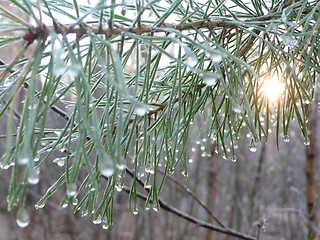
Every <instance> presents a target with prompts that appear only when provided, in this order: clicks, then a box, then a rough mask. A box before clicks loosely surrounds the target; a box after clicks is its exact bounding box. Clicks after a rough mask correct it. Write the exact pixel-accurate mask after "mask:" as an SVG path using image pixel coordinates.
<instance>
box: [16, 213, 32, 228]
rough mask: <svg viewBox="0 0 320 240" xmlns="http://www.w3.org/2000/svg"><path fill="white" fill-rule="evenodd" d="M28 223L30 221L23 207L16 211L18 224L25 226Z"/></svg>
mask: <svg viewBox="0 0 320 240" xmlns="http://www.w3.org/2000/svg"><path fill="white" fill-rule="evenodd" d="M29 223H30V216H29V213H28V212H27V211H26V210H25V209H22V210H21V211H18V214H17V224H18V226H19V227H21V228H25V227H27V226H28V225H29Z"/></svg>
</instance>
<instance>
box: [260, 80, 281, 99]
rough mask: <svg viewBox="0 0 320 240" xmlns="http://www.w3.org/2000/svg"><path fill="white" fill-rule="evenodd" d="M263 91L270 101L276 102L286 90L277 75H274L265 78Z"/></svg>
mask: <svg viewBox="0 0 320 240" xmlns="http://www.w3.org/2000/svg"><path fill="white" fill-rule="evenodd" d="M262 91H263V95H264V96H265V97H266V98H267V99H268V100H269V102H272V103H276V102H277V101H278V99H279V98H280V97H281V95H282V93H283V91H284V85H283V84H282V83H281V82H280V80H279V78H278V77H277V76H272V77H270V78H265V79H264V83H263V88H262Z"/></svg>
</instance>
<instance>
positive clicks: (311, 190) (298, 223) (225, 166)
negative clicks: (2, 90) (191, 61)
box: [0, 1, 320, 240]
mask: <svg viewBox="0 0 320 240" xmlns="http://www.w3.org/2000/svg"><path fill="white" fill-rule="evenodd" d="M0 4H1V5H5V6H6V7H8V8H10V7H11V6H9V1H1V3H0ZM12 10H14V9H12ZM0 21H7V19H4V18H2V17H0ZM21 46H22V45H19V43H17V44H16V45H10V47H7V46H6V47H2V48H1V49H0V56H1V57H0V58H1V60H3V61H4V62H6V63H8V62H10V61H11V60H12V59H13V57H14V56H15V53H16V52H17V49H19V48H21ZM19 94H20V95H21V96H20V98H19V99H20V100H22V99H23V94H24V93H23V92H20V93H19ZM57 105H58V106H59V107H60V108H62V109H63V110H65V111H66V112H68V109H67V108H65V105H63V104H62V103H58V104H57ZM309 107H314V108H315V111H313V114H312V119H310V120H309V127H310V132H309V135H310V140H311V144H310V145H309V146H305V144H304V139H303V137H302V136H301V133H300V129H299V126H298V125H297V124H296V123H295V122H293V123H292V125H291V128H290V130H289V137H290V139H289V140H290V141H288V139H284V141H283V140H280V144H279V150H278V149H277V146H276V141H275V139H274V138H273V137H270V138H269V139H268V142H267V143H262V144H260V145H257V146H250V147H249V145H250V138H247V137H246V136H245V134H244V137H243V139H241V140H240V141H239V145H238V148H237V150H236V157H237V159H236V161H234V162H233V161H231V160H225V159H224V158H223V156H222V155H220V154H219V155H218V154H216V151H215V150H216V149H215V148H216V145H215V143H214V141H213V140H212V139H208V138H207V135H206V132H205V128H204V126H206V125H207V124H208V122H207V121H208V120H207V118H206V113H205V112H204V113H203V114H202V115H199V116H198V117H197V119H195V121H194V123H193V128H192V129H191V132H190V143H189V146H188V150H187V154H188V158H189V165H188V169H189V172H188V177H185V176H183V175H182V174H181V171H182V168H181V170H180V171H179V170H177V171H175V173H174V174H173V175H172V176H168V178H167V179H166V182H165V187H164V189H163V192H162V196H161V199H162V200H163V201H164V202H165V203H166V204H168V205H171V206H173V207H175V208H177V209H180V210H181V211H184V212H185V213H187V214H189V215H191V216H194V217H197V218H199V219H202V220H205V221H208V222H211V223H214V224H217V225H219V223H217V222H216V221H215V220H214V219H213V217H212V216H210V214H208V211H207V210H206V209H205V208H203V207H202V206H201V205H200V204H199V201H201V202H202V203H204V205H205V206H207V208H208V210H209V211H210V212H211V213H212V214H213V215H214V216H215V217H216V218H217V219H219V221H220V224H222V225H224V226H228V227H230V228H232V229H235V230H238V231H240V232H244V233H247V234H250V235H253V236H256V235H257V233H258V232H259V236H260V239H263V240H309V239H315V238H308V231H310V229H313V234H315V235H317V236H320V235H319V232H320V230H319V228H317V227H318V226H316V224H317V219H316V217H317V214H319V209H320V207H319V202H318V201H317V196H316V193H317V192H319V184H318V186H316V183H317V182H318V180H319V177H318V176H319V168H317V167H316V165H317V164H318V163H319V155H318V152H317V151H316V150H317V149H318V148H319V142H318V141H317V139H319V138H318V135H319V134H318V132H319V131H318V130H319V129H318V128H319V124H318V121H319V120H318V119H319V118H318V117H317V116H318V106H309ZM16 112H17V114H19V113H20V114H21V109H19V108H17V109H16ZM49 116H50V117H49V119H50V127H52V128H63V126H64V124H65V122H64V119H62V118H61V117H60V116H58V115H57V114H56V113H55V112H53V111H51V112H50V115H49ZM271 131H276V129H275V128H274V129H271ZM5 134H6V119H5V117H2V118H1V121H0V135H1V136H0V138H1V139H0V154H3V152H4V147H5ZM63 156H65V153H64V152H61V151H59V150H57V151H55V152H54V154H53V155H52V156H51V159H50V160H49V161H46V162H45V163H44V164H43V165H42V166H41V181H40V182H39V184H37V185H34V186H31V187H30V191H29V195H28V198H27V203H26V206H27V208H28V211H29V213H30V215H31V222H30V225H29V226H28V227H27V228H25V229H21V228H19V227H18V226H17V224H16V213H15V210H14V211H12V212H7V201H6V197H5V196H7V191H8V185H9V181H10V174H11V173H10V171H1V174H0V178H1V179H0V196H1V197H0V211H1V214H0V239H1V240H32V239H37V240H69V239H70V240H87V239H95V240H102V239H121V240H142V239H157V240H161V239H163V240H164V239H166V240H179V239H181V240H182V239H183V240H192V239H205V240H236V239H238V238H235V237H232V236H228V235H225V234H221V233H218V232H214V231H211V230H207V229H205V228H201V227H198V226H197V225H196V224H193V223H191V222H189V221H186V220H185V219H183V218H181V217H179V216H176V215H174V214H172V213H170V212H168V211H167V210H165V209H162V208H161V209H160V211H159V212H156V211H153V210H152V208H151V210H145V206H144V204H145V203H144V201H139V212H138V214H133V213H130V210H129V206H128V194H127V193H126V192H125V191H121V192H117V193H116V195H115V197H116V199H115V219H116V220H115V225H114V226H113V227H112V228H110V229H107V230H106V229H103V228H102V226H101V225H100V224H94V223H92V221H91V219H90V218H88V217H86V216H83V215H86V213H83V212H81V211H80V212H77V213H76V214H73V207H72V206H67V207H66V208H61V207H60V200H61V198H62V197H63V196H64V194H65V192H64V191H62V190H59V191H58V192H57V194H55V195H54V196H53V197H51V198H50V199H49V201H47V202H46V205H45V206H44V208H41V209H36V208H35V203H36V202H37V201H38V200H39V198H40V197H41V196H42V195H43V194H44V193H45V192H46V190H47V189H48V187H49V186H50V185H51V184H52V183H53V182H54V181H55V180H56V179H57V178H58V177H59V176H60V175H61V173H62V170H61V167H59V166H58V165H57V164H56V163H53V160H54V159H56V158H59V157H63ZM310 171H311V173H310ZM157 174H161V172H159V173H157ZM310 174H311V177H312V178H310ZM80 179H81V176H80ZM139 189H140V192H142V193H146V192H145V191H144V190H145V189H143V187H140V188H139ZM190 192H192V193H193V194H194V195H193V194H191V195H190ZM310 194H311V195H312V194H313V195H312V196H311V197H310ZM195 196H196V197H195ZM310 198H311V199H310ZM312 198H313V199H312ZM309 237H310V236H309Z"/></svg>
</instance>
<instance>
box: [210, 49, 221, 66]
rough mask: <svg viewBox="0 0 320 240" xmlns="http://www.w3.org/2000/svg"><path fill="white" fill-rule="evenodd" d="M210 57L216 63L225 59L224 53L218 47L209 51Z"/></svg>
mask: <svg viewBox="0 0 320 240" xmlns="http://www.w3.org/2000/svg"><path fill="white" fill-rule="evenodd" d="M209 57H210V59H211V61H212V62H214V63H219V62H221V61H222V59H223V55H222V53H221V52H220V51H219V50H217V49H211V50H210V51H209Z"/></svg>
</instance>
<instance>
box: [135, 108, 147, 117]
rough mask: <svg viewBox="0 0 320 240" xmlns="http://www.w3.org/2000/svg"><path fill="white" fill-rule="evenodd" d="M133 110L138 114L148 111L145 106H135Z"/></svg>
mask: <svg viewBox="0 0 320 240" xmlns="http://www.w3.org/2000/svg"><path fill="white" fill-rule="evenodd" d="M135 111H136V114H137V115H138V116H143V115H145V114H146V113H147V112H148V109H147V108H146V107H136V110H135Z"/></svg>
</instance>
